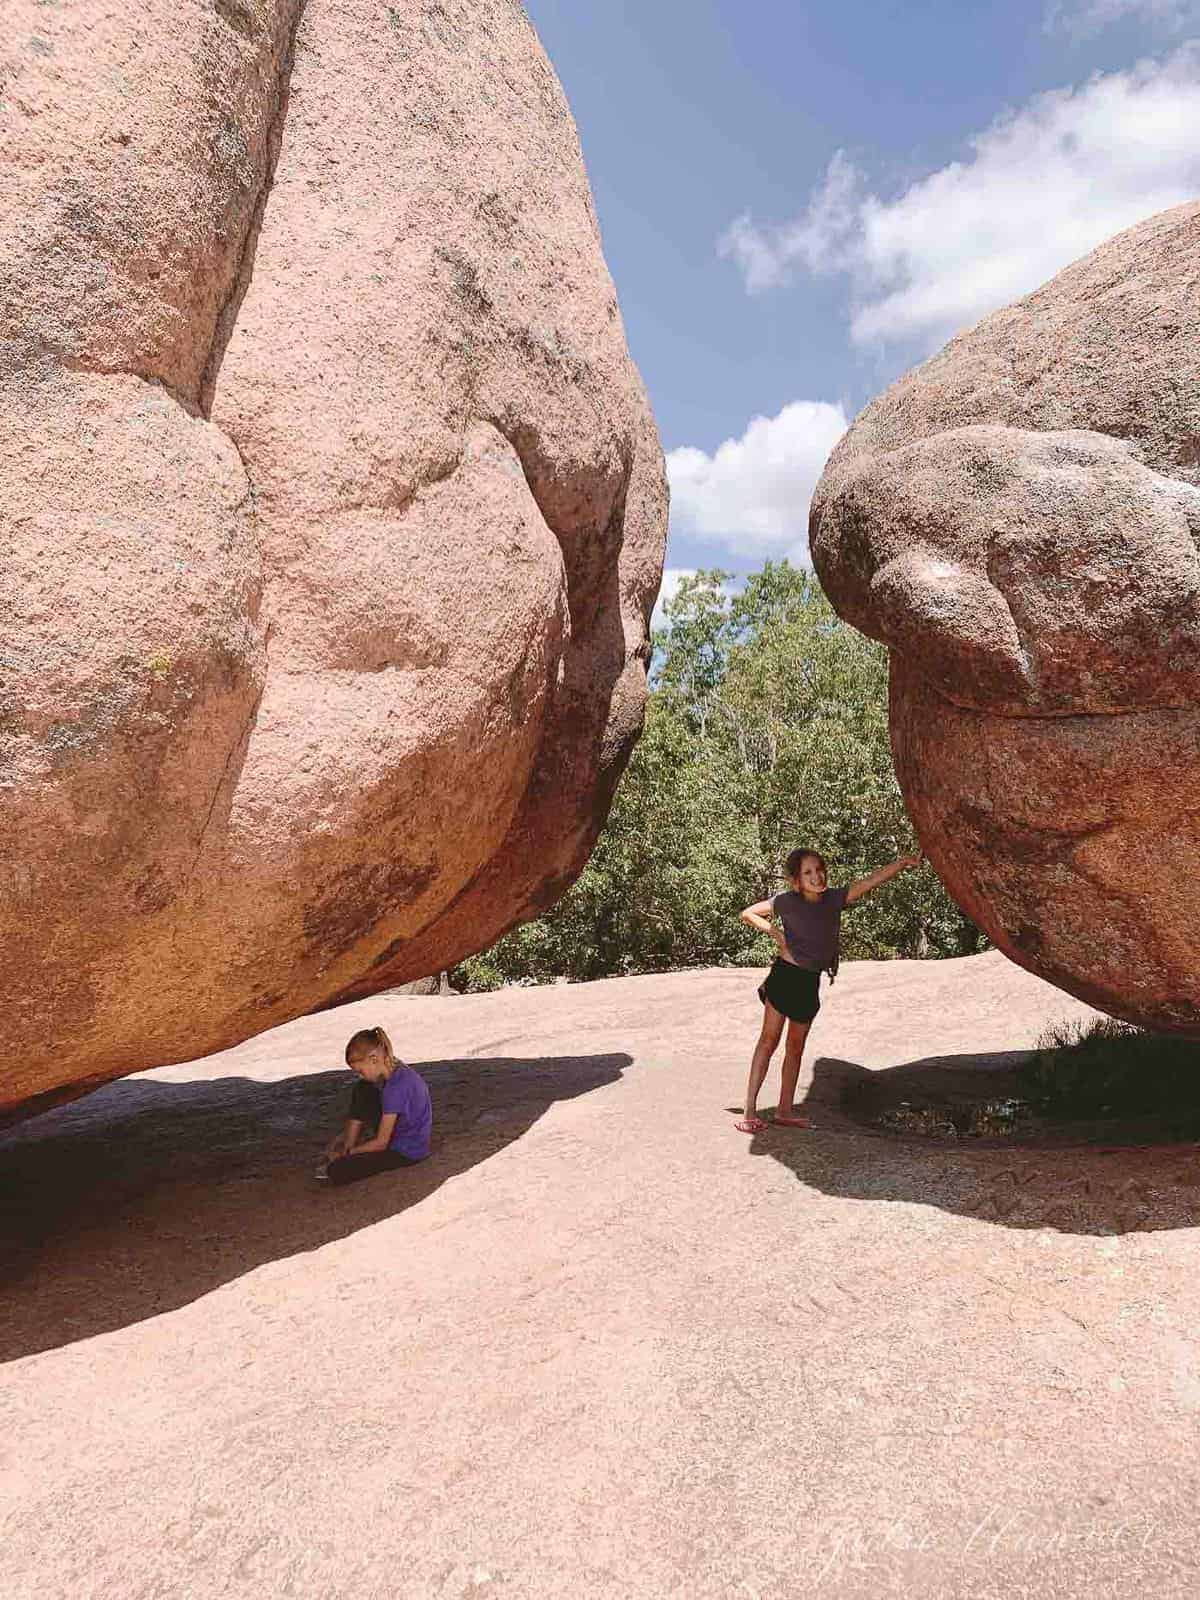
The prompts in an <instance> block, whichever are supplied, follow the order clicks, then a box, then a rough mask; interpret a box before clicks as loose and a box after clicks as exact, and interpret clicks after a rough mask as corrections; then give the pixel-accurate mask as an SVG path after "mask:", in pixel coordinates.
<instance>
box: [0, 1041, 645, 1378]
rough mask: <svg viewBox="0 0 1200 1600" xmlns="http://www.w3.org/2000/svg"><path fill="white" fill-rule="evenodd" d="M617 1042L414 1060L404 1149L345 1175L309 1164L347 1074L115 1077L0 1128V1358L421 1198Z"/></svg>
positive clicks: (484, 1153) (573, 1091) (592, 1069)
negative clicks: (425, 1145)
mask: <svg viewBox="0 0 1200 1600" xmlns="http://www.w3.org/2000/svg"><path fill="white" fill-rule="evenodd" d="M632 1064H633V1062H632V1058H631V1057H630V1056H627V1055H595V1056H563V1057H543V1058H537V1059H523V1060H522V1059H512V1058H507V1057H496V1058H491V1059H486V1060H479V1059H469V1060H459V1061H436V1062H424V1063H416V1065H417V1066H418V1069H419V1071H420V1072H421V1075H422V1076H423V1077H424V1078H425V1080H426V1082H427V1083H428V1084H429V1087H430V1091H431V1093H432V1096H433V1105H434V1138H433V1148H432V1151H431V1153H430V1156H429V1159H428V1160H427V1161H424V1162H422V1163H421V1164H420V1165H419V1166H416V1167H411V1168H406V1169H403V1170H401V1171H398V1172H389V1173H382V1174H380V1175H379V1176H377V1177H374V1178H370V1179H367V1180H365V1181H363V1182H360V1183H357V1184H354V1185H351V1186H348V1187H346V1188H331V1187H330V1186H329V1185H327V1184H322V1183H318V1182H317V1180H316V1178H315V1177H314V1168H315V1166H316V1163H317V1161H318V1159H319V1158H320V1156H321V1154H322V1152H323V1150H324V1148H325V1146H326V1144H327V1143H328V1141H329V1140H330V1138H332V1136H333V1134H334V1133H335V1132H336V1131H337V1129H338V1127H339V1126H340V1125H341V1121H342V1119H343V1118H344V1115H345V1112H346V1108H347V1104H348V1101H349V1095H350V1089H351V1087H352V1085H353V1082H354V1079H353V1076H352V1075H351V1074H350V1073H349V1072H318V1073H312V1074H306V1075H303V1076H299V1077H292V1078H285V1079H282V1080H280V1081H278V1082H273V1083H265V1082H261V1081H257V1080H251V1079H247V1078H236V1077H223V1078H212V1079H205V1080H201V1081H197V1082H192V1083H170V1082H164V1081H162V1080H159V1079H152V1078H142V1079H130V1078H127V1079H123V1080H119V1081H118V1082H116V1083H113V1084H109V1085H108V1086H107V1087H105V1088H103V1089H100V1090H98V1091H96V1093H94V1094H92V1095H89V1096H87V1097H86V1098H85V1099H82V1100H76V1101H74V1102H72V1103H71V1104H70V1105H66V1106H63V1107H60V1108H59V1109H57V1110H54V1111H51V1112H48V1113H46V1114H45V1115H44V1116H41V1117H38V1118H35V1119H33V1120H32V1121H29V1122H25V1123H22V1124H21V1125H20V1126H19V1128H18V1129H16V1130H15V1131H13V1132H11V1133H9V1134H7V1135H4V1136H2V1137H0V1297H2V1298H0V1363H2V1362H6V1361H14V1360H17V1359H19V1358H20V1357H22V1356H28V1355H33V1354H36V1353H37V1352H39V1351H43V1350H53V1349H56V1348H58V1347H59V1346H61V1345H64V1344H70V1343H74V1342H75V1341H76V1340H79V1339H88V1338H91V1337H92V1336H93V1335H95V1334H100V1333H108V1332H111V1331H112V1330H114V1329H117V1328H123V1327H126V1326H128V1325H129V1324H130V1323H135V1322H140V1321H142V1320H143V1319H144V1318H146V1317H153V1316H158V1315H160V1314H161V1313H163V1312H166V1311H173V1310H175V1309H177V1308H178V1307H179V1306H183V1305H186V1304H188V1302H189V1301H192V1300H195V1299H198V1298H199V1297H200V1296H201V1295H204V1294H207V1293H208V1292H209V1291H211V1290H213V1289H216V1288H219V1287H220V1286H221V1285H222V1284H224V1283H228V1282H230V1281H232V1280H233V1279H235V1278H238V1277H241V1276H242V1275H243V1274H244V1273H247V1272H250V1271H252V1270H253V1269H254V1268H255V1267H259V1266H262V1265H264V1264H265V1263H267V1262H270V1261H278V1260H282V1259H284V1258H286V1257H289V1256H293V1255H297V1254H301V1253H303V1252H305V1251H309V1250H316V1249H319V1248H320V1247H321V1246H322V1245H325V1244H329V1243H331V1242H333V1241H334V1240H337V1239H342V1238H346V1237H348V1236H349V1235H350V1234H353V1233H356V1232H357V1231H358V1230H359V1229H361V1228H365V1227H369V1226H370V1225H371V1224H372V1223H375V1222H380V1221H382V1220H383V1219H384V1218H386V1217H392V1216H396V1215H398V1214H399V1213H400V1212H402V1211H404V1210H406V1209H407V1208H408V1207H410V1206H413V1205H417V1204H419V1203H420V1202H421V1201H422V1200H424V1199H426V1198H427V1197H428V1196H429V1195H431V1194H432V1193H433V1192H434V1191H435V1190H436V1189H438V1188H440V1187H441V1185H442V1184H443V1183H445V1182H446V1180H447V1179H449V1178H452V1177H455V1176H457V1175H458V1174H459V1173H462V1172H465V1171H467V1170H468V1169H469V1168H471V1167H473V1166H475V1165H477V1164H478V1163H479V1162H481V1161H485V1160H487V1158H488V1157H489V1156H491V1155H493V1154H495V1152H496V1151H498V1150H501V1149H503V1148H504V1146H506V1145H508V1144H511V1143H512V1142H513V1141H514V1140H516V1139H519V1138H520V1137H521V1136H522V1134H524V1133H526V1132H527V1131H528V1130H529V1128H531V1127H532V1126H533V1124H534V1123H535V1122H537V1120H538V1119H539V1118H540V1117H541V1116H542V1115H543V1113H544V1112H545V1111H547V1110H548V1109H549V1107H550V1106H552V1105H553V1104H555V1102H557V1101H559V1100H570V1099H574V1098H576V1097H577V1096H579V1095H583V1094H589V1093H590V1092H591V1091H592V1090H594V1089H599V1088H602V1087H603V1086H604V1085H606V1084H611V1083H614V1082H616V1081H618V1080H619V1079H620V1077H621V1074H622V1073H623V1072H624V1070H625V1068H626V1067H629V1066H631V1065H632Z"/></svg>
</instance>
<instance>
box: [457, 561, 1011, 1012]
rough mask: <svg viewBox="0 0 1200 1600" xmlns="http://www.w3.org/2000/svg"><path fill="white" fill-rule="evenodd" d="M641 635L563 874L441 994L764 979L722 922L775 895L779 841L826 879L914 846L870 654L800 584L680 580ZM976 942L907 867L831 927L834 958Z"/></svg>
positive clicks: (937, 950)
mask: <svg viewBox="0 0 1200 1600" xmlns="http://www.w3.org/2000/svg"><path fill="white" fill-rule="evenodd" d="M664 613H665V617H666V626H665V627H663V628H662V629H660V630H657V631H656V632H655V635H654V655H653V662H652V669H651V694H650V701H649V706H648V709H647V717H646V730H645V733H644V734H643V736H642V738H641V741H640V742H639V744H638V746H637V749H636V750H635V752H634V754H633V757H632V759H631V761H630V764H629V768H628V770H627V771H626V774H625V777H624V779H623V780H622V783H621V786H620V789H619V790H618V793H617V797H616V800H615V802H614V804H613V808H612V812H611V814H610V816H609V821H608V825H607V827H606V828H605V830H604V832H603V834H602V835H601V837H600V840H599V842H598V844H597V846H596V849H595V851H594V852H593V854H592V857H591V860H590V861H589V862H588V865H587V867H586V868H585V869H584V872H583V875H582V877H581V878H580V879H579V881H578V883H576V885H575V886H574V888H572V889H571V890H570V891H569V893H568V894H567V895H566V897H565V898H564V899H563V900H562V901H561V902H560V903H559V905H557V906H556V907H555V908H554V909H553V910H552V911H551V912H550V913H549V914H548V915H546V916H544V917H541V918H539V919H538V920H537V921H536V922H530V923H526V924H525V925H524V926H523V927H520V928H517V929H515V930H514V931H513V932H512V933H510V934H508V935H507V936H506V937H505V938H503V939H501V940H500V941H499V942H498V943H497V944H496V945H494V946H493V947H492V949H490V950H488V951H486V952H485V953H484V954H482V955H479V956H475V957H473V958H472V959H471V960H469V961H465V962H463V963H462V964H461V965H460V966H459V967H458V968H457V969H456V971H455V973H454V974H453V975H452V980H451V981H452V983H453V984H454V986H455V987H456V988H459V989H471V990H477V989H493V988H497V987H499V986H500V985H502V984H505V983H512V982H516V981H522V980H524V981H526V982H530V981H532V982H552V981H553V980H554V979H556V978H567V979H571V980H581V979H587V978H602V977H609V976H613V975H617V974H623V973H635V972H662V971H667V970H672V969H677V968H681V967H692V966H717V965H737V966H765V965H766V964H768V963H769V962H770V960H771V959H772V957H773V956H774V954H775V949H774V946H773V945H772V944H771V943H770V942H769V941H768V940H767V939H766V938H764V937H762V936H760V935H756V934H754V933H752V932H751V930H749V929H748V928H746V927H745V926H744V925H743V924H742V923H741V922H739V921H738V912H739V911H741V909H742V908H743V907H744V906H746V905H748V904H750V903H751V902H753V901H755V900H760V899H765V898H767V897H768V896H770V895H772V894H775V893H777V892H778V891H779V890H780V889H782V888H784V887H786V885H785V884H784V881H783V877H782V866H783V862H784V860H785V858H786V857H787V855H788V852H789V851H790V850H792V849H794V848H795V847H796V846H797V845H806V846H810V847H811V848H813V849H815V850H819V851H820V852H821V853H822V854H823V855H824V856H825V857H826V860H827V861H828V863H829V869H830V881H831V882H832V883H841V882H845V881H848V880H849V879H851V878H855V877H860V876H862V875H863V874H865V873H867V872H870V871H871V870H872V869H873V868H875V867H878V866H882V865H883V864H884V863H885V862H887V861H890V860H892V859H893V858H894V857H895V856H897V855H901V854H904V853H906V852H908V851H911V850H914V849H915V848H916V840H915V839H914V836H913V832H912V826H911V824H910V822H909V820H908V816H907V814H906V812H905V809H904V802H903V799H902V798H901V795H900V790H899V786H898V785H897V782H896V776H895V772H894V770H893V767H892V755H891V746H890V742H889V737H888V705H887V652H886V650H884V648H883V647H882V646H881V645H878V644H875V643H874V642H873V641H872V640H870V639H866V638H864V637H863V636H862V635H861V634H859V633H856V632H855V631H854V629H852V628H850V627H847V625H846V624H845V623H843V622H842V621H841V620H840V619H839V618H838V616H837V615H836V613H835V612H834V610H833V608H832V606H831V605H830V604H829V601H828V600H827V599H826V598H825V595H824V593H823V592H822V590H821V588H820V585H819V584H818V583H817V582H816V580H815V579H814V578H813V577H812V576H811V574H809V573H808V572H806V571H804V570H803V569H801V568H799V567H795V566H792V565H791V564H790V563H789V562H787V561H781V562H768V563H767V564H766V566H765V567H763V569H762V570H761V571H760V572H756V573H754V574H753V575H752V576H751V577H750V578H749V579H747V580H746V582H745V583H744V585H743V586H742V587H740V588H737V589H735V588H734V587H733V585H732V580H731V577H730V575H729V574H728V573H726V572H722V571H720V570H718V569H713V570H709V571H702V572H698V573H696V574H695V575H694V576H691V577H687V578H685V579H684V580H683V581H682V582H681V583H680V586H679V588H678V590H677V591H676V593H675V595H674V596H673V597H672V598H671V599H670V601H668V602H667V604H666V605H665V607H664ZM983 945H984V940H983V937H982V935H981V934H980V933H979V932H978V930H977V929H976V928H975V926H974V924H973V923H971V922H970V921H969V920H968V919H967V918H966V917H964V916H963V915H962V913H961V912H960V911H959V910H958V908H957V906H955V904H954V903H953V901H952V900H951V899H950V898H949V896H948V895H947V894H946V892H945V890H944V889H943V888H942V886H941V884H940V883H939V881H938V879H937V878H936V876H935V875H934V873H933V872H932V871H931V870H930V869H928V868H926V869H924V870H923V871H921V872H916V873H906V874H904V876H902V877H901V878H899V879H898V880H897V881H896V882H894V883H893V884H890V885H889V886H888V888H887V889H885V890H883V891H882V892H881V893H879V894H878V895H873V896H871V897H870V898H869V899H867V900H865V901H863V902H861V903H860V904H859V905H858V906H856V907H855V908H854V910H853V911H852V912H851V913H849V914H848V915H847V917H846V918H845V921H844V923H843V955H844V956H845V957H846V958H848V959H851V960H853V959H876V960H878V959H888V958H893V957H897V956H913V957H939V956H951V955H968V954H971V953H973V952H974V951H976V950H978V949H981V948H982V947H983Z"/></svg>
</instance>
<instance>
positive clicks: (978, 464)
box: [811, 204, 1200, 1034]
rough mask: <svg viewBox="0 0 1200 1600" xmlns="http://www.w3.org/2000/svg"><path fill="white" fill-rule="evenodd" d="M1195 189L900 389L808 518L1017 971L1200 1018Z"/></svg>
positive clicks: (909, 794)
mask: <svg viewBox="0 0 1200 1600" xmlns="http://www.w3.org/2000/svg"><path fill="white" fill-rule="evenodd" d="M1198 372H1200V205H1195V204H1194V205H1187V206H1181V207H1179V208H1178V209H1177V210H1174V211H1168V212H1165V213H1163V214H1162V215H1161V216H1157V217H1154V218H1152V219H1151V220H1150V221H1148V222H1145V223H1142V224H1141V225H1140V226H1139V227H1136V228H1133V229H1131V230H1130V231H1129V232H1128V233H1124V234H1122V235H1120V237H1119V238H1116V239H1113V240H1111V241H1110V242H1109V243H1107V244H1105V245H1103V246H1102V247H1101V248H1100V249H1098V250H1096V251H1094V252H1093V253H1092V254H1091V255H1090V256H1088V257H1086V259H1084V260H1082V261H1080V262H1077V263H1076V264H1075V265H1074V266H1072V267H1070V268H1068V269H1067V271H1065V272H1063V273H1061V274H1060V275H1059V276H1058V277H1057V278H1055V279H1054V280H1053V281H1052V282H1051V283H1049V284H1047V285H1046V286H1045V287H1044V288H1042V289H1039V290H1038V292H1037V293H1036V294H1033V295H1030V296H1029V298H1028V299H1026V300H1022V301H1020V302H1019V303H1018V304H1017V305H1014V306H1010V307H1009V308H1008V309H1007V310H1004V311H1000V312H998V313H997V314H996V315H994V316H991V317H989V318H987V319H986V321H984V322H982V323H980V325H979V326H978V327H977V328H975V329H973V330H972V331H971V332H969V333H966V334H964V335H962V337H960V338H958V339H955V340H954V341H953V342H952V343H951V344H950V345H948V346H947V348H946V349H945V350H943V351H942V353H941V354H940V355H938V356H935V357H934V358H933V359H932V360H931V361H928V362H926V363H925V365H924V366H922V367H919V368H918V369H917V370H916V371H915V372H912V373H910V374H909V375H908V376H907V377H906V378H904V379H902V380H901V381H900V382H899V383H898V384H896V385H894V386H893V387H892V388H891V389H889V390H888V391H887V393H886V394H884V395H882V396H881V397H880V398H879V399H878V400H876V401H875V402H874V403H873V404H872V405H870V406H868V408H867V409H866V411H865V412H864V413H863V414H862V416H861V417H859V418H858V420H857V421H856V422H855V424H854V426H853V427H852V428H851V429H850V431H849V433H848V434H847V435H846V437H845V438H844V439H843V440H842V441H841V443H840V444H839V445H838V447H837V448H836V450H835V451H834V452H833V455H832V457H831V458H830V461H829V465H828V467H827V469H826V472H825V475H824V477H823V479H822V481H821V484H820V486H819V488H818V492H817V496H816V499H815V501H814V505H813V514H812V527H811V537H812V550H813V558H814V561H815V563H816V567H817V571H818V573H819V574H820V577H821V580H822V582H823V584H824V585H825V587H826V589H827V590H828V592H829V594H830V596H831V598H832V600H833V603H834V605H835V606H836V607H837V609H838V611H839V612H840V613H841V615H842V616H843V617H845V618H846V619H847V620H848V621H850V622H852V623H854V624H855V626H857V627H859V628H861V629H863V631H864V632H866V633H869V634H871V635H872V637H874V638H876V639H880V640H882V641H883V642H884V643H886V644H887V645H888V646H889V647H890V650H891V660H892V742H893V748H894V751H895V757H896V768H897V772H898V775H899V778H900V782H901V784H902V786H903V789H904V793H905V797H906V799H907V801H908V804H909V809H910V811H911V813H912V816H913V819H914V821H915V823H916V826H917V829H918V832H919V834H920V837H921V841H922V843H923V844H924V846H925V848H926V850H927V851H928V853H929V856H930V858H931V860H932V862H933V864H934V866H935V867H936V868H937V870H938V871H939V873H940V874H941V876H942V878H943V880H944V881H945V883H946V885H947V887H948V888H949V889H950V891H951V893H952V894H953V895H954V897H955V898H956V900H957V901H958V903H959V904H960V905H961V906H962V908H963V909H964V910H965V911H966V912H968V914H969V915H971V916H972V917H974V919H975V920H976V921H977V922H978V923H979V924H980V926H981V927H983V928H984V929H985V931H986V932H987V933H988V934H989V935H990V936H991V938H992V939H994V940H995V942H996V944H997V945H999V947H1000V948H1001V949H1002V950H1003V951H1004V952H1005V953H1006V954H1007V955H1009V956H1011V957H1012V959H1013V960H1014V961H1018V962H1020V963H1021V965H1022V966H1025V967H1028V968H1029V969H1030V970H1031V971H1033V972H1037V973H1039V974H1041V976H1042V977H1044V978H1048V979H1050V980H1051V981H1052V982H1054V983H1056V984H1058V985H1060V987H1062V988H1063V989H1066V990H1067V991H1068V992H1069V993H1071V994H1074V995H1077V996H1079V997H1080V998H1081V999H1083V1000H1087V1001H1089V1002H1090V1003H1092V1004H1093V1005H1096V1006H1098V1007H1100V1008H1102V1009H1103V1010H1105V1011H1108V1012H1111V1013H1112V1014H1113V1015H1115V1016H1118V1017H1123V1018H1126V1019H1128V1020H1130V1021H1134V1022H1139V1023H1142V1024H1145V1025H1147V1026H1150V1027H1154V1028H1161V1029H1167V1030H1178V1031H1181V1032H1191V1033H1198V1034H1200V384H1198V383H1197V373H1198Z"/></svg>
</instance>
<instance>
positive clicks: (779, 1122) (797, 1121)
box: [771, 1113, 812, 1128]
mask: <svg viewBox="0 0 1200 1600" xmlns="http://www.w3.org/2000/svg"><path fill="white" fill-rule="evenodd" d="M771 1121H772V1122H773V1123H774V1124H775V1126H776V1127H777V1128H811V1127H812V1123H811V1122H810V1121H809V1120H808V1118H807V1117H798V1116H796V1115H795V1114H794V1113H793V1115H792V1116H790V1117H781V1116H779V1115H776V1116H773V1117H772V1118H771Z"/></svg>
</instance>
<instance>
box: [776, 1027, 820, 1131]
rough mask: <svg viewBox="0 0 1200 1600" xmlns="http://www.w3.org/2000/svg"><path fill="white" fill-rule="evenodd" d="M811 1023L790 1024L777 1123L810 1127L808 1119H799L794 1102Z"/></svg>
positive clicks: (777, 1108)
mask: <svg viewBox="0 0 1200 1600" xmlns="http://www.w3.org/2000/svg"><path fill="white" fill-rule="evenodd" d="M811 1027H812V1023H811V1022H789V1023H788V1031H787V1044H786V1046H785V1047H784V1054H783V1082H782V1083H781V1084H780V1088H779V1104H778V1106H777V1107H776V1108H775V1121H776V1122H790V1123H792V1124H793V1125H794V1126H799V1127H805V1128H807V1127H808V1118H807V1117H797V1115H796V1113H795V1111H794V1109H793V1106H792V1102H793V1100H794V1099H795V1096H796V1080H797V1079H798V1078H799V1076H800V1062H801V1059H802V1057H803V1055H804V1046H805V1043H806V1041H807V1039H808V1030H809V1029H810V1028H811Z"/></svg>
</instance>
